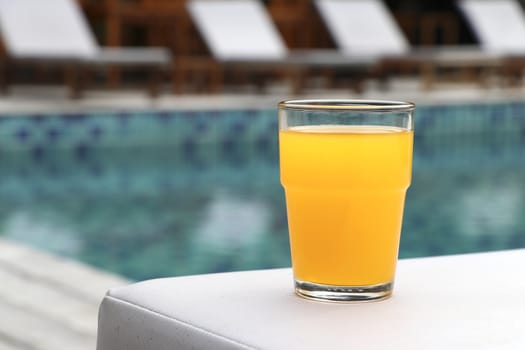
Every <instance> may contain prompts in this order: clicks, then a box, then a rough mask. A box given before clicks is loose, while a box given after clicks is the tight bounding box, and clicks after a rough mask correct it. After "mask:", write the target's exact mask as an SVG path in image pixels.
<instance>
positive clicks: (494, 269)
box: [98, 249, 525, 350]
mask: <svg viewBox="0 0 525 350" xmlns="http://www.w3.org/2000/svg"><path fill="white" fill-rule="evenodd" d="M524 269H525V249H521V250H510V251H501V252H494V253H480V254H467V255H453V256H443V257H432V258H420V259H406V260H401V261H400V262H399V264H398V270H397V277H396V283H395V288H394V295H393V297H392V298H390V299H388V300H386V301H382V302H375V303H366V304H329V303H319V302H313V301H308V300H304V299H301V298H299V297H297V296H295V295H294V293H293V289H292V288H293V281H292V272H291V270H290V269H276V270H261V271H246V272H234V273H223V274H212V275H199V276H187V277H178V278H166V279H157V280H150V281H145V282H141V283H136V284H133V285H129V286H126V287H121V288H115V289H112V290H110V291H109V292H108V295H107V296H106V297H105V298H104V300H103V302H102V304H101V307H100V313H99V328H98V350H109V349H111V350H118V349H128V350H134V349H178V350H179V349H180V350H184V349H305V350H306V349H387V348H388V349H405V350H408V349H476V350H479V349H523V348H525V332H524V330H525V328H524V327H525V298H524V297H523V294H524V291H525V277H524V276H525V273H524Z"/></svg>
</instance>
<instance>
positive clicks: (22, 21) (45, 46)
mask: <svg viewBox="0 0 525 350" xmlns="http://www.w3.org/2000/svg"><path fill="white" fill-rule="evenodd" d="M0 30H1V35H2V38H3V42H4V47H5V50H6V54H7V57H6V61H5V62H4V67H3V70H4V72H3V73H4V74H2V81H1V84H2V86H1V87H2V89H3V90H4V91H5V90H6V89H7V80H8V74H9V71H10V70H12V69H13V68H14V66H15V65H19V64H35V63H43V64H50V65H58V66H59V67H60V66H63V67H65V68H67V69H68V72H69V73H70V74H69V82H68V83H69V85H70V88H71V95H72V96H73V97H78V96H79V95H80V93H81V88H82V83H83V80H84V79H83V77H84V74H83V72H84V71H85V70H86V69H89V68H93V67H98V68H100V67H108V66H119V67H143V68H148V69H149V71H150V73H151V79H152V80H151V85H150V93H151V94H152V95H156V94H157V93H158V85H159V83H160V81H159V80H160V74H161V70H162V69H165V68H166V67H168V66H169V65H170V64H171V55H170V53H169V51H168V50H166V49H163V48H101V47H99V45H98V44H97V42H96V40H95V37H94V35H93V33H92V32H91V30H90V28H89V26H88V23H87V21H86V19H85V18H84V16H83V13H82V11H81V9H80V8H79V7H78V4H77V3H76V1H75V0H45V1H42V0H0Z"/></svg>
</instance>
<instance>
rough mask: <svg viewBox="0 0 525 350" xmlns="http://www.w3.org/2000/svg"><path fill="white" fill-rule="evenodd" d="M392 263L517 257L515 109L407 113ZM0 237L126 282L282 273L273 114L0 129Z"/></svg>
mask: <svg viewBox="0 0 525 350" xmlns="http://www.w3.org/2000/svg"><path fill="white" fill-rule="evenodd" d="M415 135H416V137H415V151H414V173H413V183H412V186H411V188H410V189H409V191H408V195H407V203H406V210H405V218H404V226H403V234H402V241H401V248H400V256H401V257H402V258H403V257H416V256H430V255H443V254H454V253H466V252H476V251H490V250H500V249H508V248H522V247H525V152H524V150H525V103H523V102H507V103H491V104H476V105H474V104H469V105H450V106H442V105H435V106H433V105H427V106H418V110H417V112H416V134H415ZM0 196H1V198H2V200H1V201H0V236H4V237H7V238H9V239H14V240H18V241H21V242H24V243H26V244H29V245H32V246H34V247H37V248H39V249H42V250H46V251H50V252H53V253H57V254H60V255H63V256H68V257H72V258H74V259H76V260H79V261H82V262H85V263H88V264H91V265H94V266H96V267H99V268H102V269H104V270H108V271H112V272H116V273H119V274H122V275H124V276H127V277H129V278H133V279H146V278H153V277H161V276H178V275H186V274H197V273H208V272H219V271H233V270H245V269H257V268H271V267H283V266H289V265H290V261H289V259H290V258H289V246H288V232H287V226H286V225H287V223H286V211H285V203H284V194H283V191H282V188H281V186H280V184H279V167H278V144H277V123H276V111H275V110H274V109H266V110H258V109H253V110H231V111H219V110H215V111H214V110H208V111H162V110H161V111H118V112H97V113H89V114H85V113H75V114H56V115H53V114H45V115H43V114H40V115H3V116H1V117H0Z"/></svg>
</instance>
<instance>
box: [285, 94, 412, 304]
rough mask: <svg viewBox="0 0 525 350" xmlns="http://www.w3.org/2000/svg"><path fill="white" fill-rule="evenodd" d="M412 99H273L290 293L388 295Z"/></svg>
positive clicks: (349, 298) (406, 176)
mask: <svg viewBox="0 0 525 350" xmlns="http://www.w3.org/2000/svg"><path fill="white" fill-rule="evenodd" d="M414 110H415V105H414V104H413V103H409V102H397V101H366V100H291V101H283V102H281V103H279V153H280V169H281V170H280V171H281V183H282V185H283V187H284V190H285V194H286V208H287V215H288V227H289V232H290V246H291V255H292V266H293V273H294V280H295V291H296V293H297V294H298V295H300V296H302V297H305V298H308V299H314V300H324V301H339V302H353V301H371V300H380V299H385V298H388V297H389V296H390V295H391V293H392V288H393V282H394V274H395V268H396V262H397V255H398V249H399V238H400V234H401V224H402V218H403V207H404V202H405V193H406V191H407V189H408V187H409V185H410V181H411V175H412V148H413V113H414Z"/></svg>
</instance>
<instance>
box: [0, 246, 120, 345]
mask: <svg viewBox="0 0 525 350" xmlns="http://www.w3.org/2000/svg"><path fill="white" fill-rule="evenodd" d="M0 281H2V282H1V288H0V315H1V317H0V350H4V349H21V350H25V349H27V350H44V349H55V350H56V349H75V350H83V349H90V350H92V349H95V344H96V334H97V315H98V306H99V303H100V301H101V300H102V298H103V296H104V294H105V292H106V291H107V289H108V288H110V287H114V286H120V285H124V284H127V283H128V281H127V280H125V279H123V278H121V277H117V276H114V275H110V274H107V273H103V272H100V271H97V270H95V269H93V268H90V267H88V266H85V265H82V264H79V263H76V262H73V261H69V260H66V259H62V258H58V257H54V256H51V255H48V254H44V253H42V252H39V251H36V250H34V249H31V248H27V247H25V246H22V245H19V244H17V243H14V242H10V241H7V240H4V239H0Z"/></svg>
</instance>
